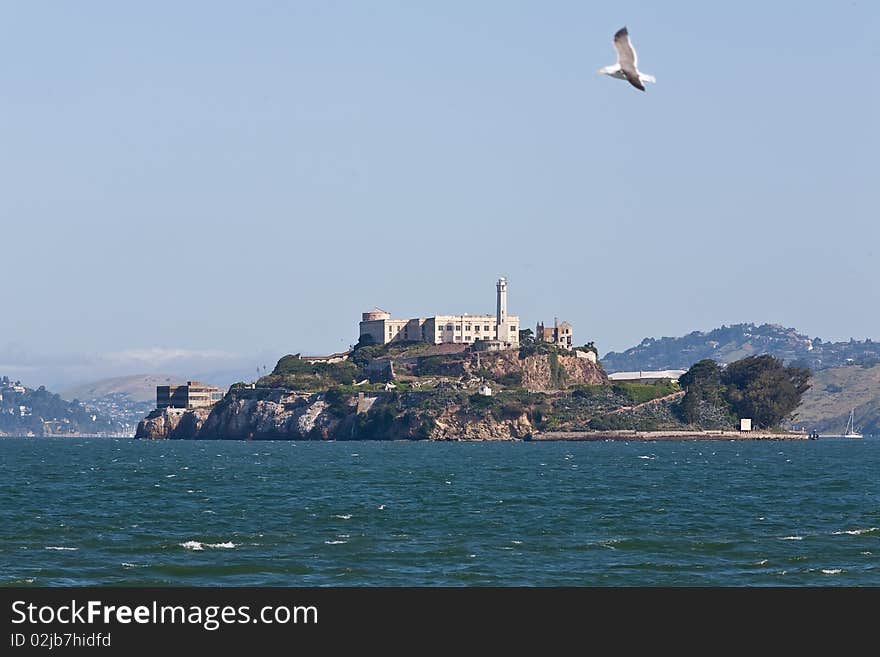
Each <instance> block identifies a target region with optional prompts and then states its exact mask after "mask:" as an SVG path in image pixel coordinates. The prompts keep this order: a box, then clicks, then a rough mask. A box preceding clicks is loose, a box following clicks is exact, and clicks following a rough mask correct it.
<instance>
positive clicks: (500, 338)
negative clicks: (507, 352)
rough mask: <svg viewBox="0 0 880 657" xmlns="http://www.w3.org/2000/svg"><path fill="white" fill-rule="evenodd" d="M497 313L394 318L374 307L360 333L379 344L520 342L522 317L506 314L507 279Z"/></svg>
mask: <svg viewBox="0 0 880 657" xmlns="http://www.w3.org/2000/svg"><path fill="white" fill-rule="evenodd" d="M495 287H496V292H497V296H496V308H495V314H494V315H468V314H461V315H435V316H433V317H415V318H413V319H392V318H391V313H389V312H387V311H385V310H382V309H381V308H373V309H372V310H368V311H367V312H365V313H363V315H362V317H361V323H360V335H361V337H363V336H370V338H372V341H373V342H374V343H376V344H386V343H388V342H431V343H434V344H443V343H459V344H473V343H474V342H478V341H490V342H494V343H498V344H497V346H498V347H502V348H503V347H514V346H517V345H519V329H520V324H519V317H518V316H516V315H508V314H507V281H506V280H505V279H504V278H499V279H498V283H497V284H496V286H495Z"/></svg>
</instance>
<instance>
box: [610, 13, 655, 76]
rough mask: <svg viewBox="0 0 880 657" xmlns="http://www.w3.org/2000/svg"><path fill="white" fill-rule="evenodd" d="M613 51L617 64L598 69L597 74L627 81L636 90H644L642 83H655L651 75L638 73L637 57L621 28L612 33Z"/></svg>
mask: <svg viewBox="0 0 880 657" xmlns="http://www.w3.org/2000/svg"><path fill="white" fill-rule="evenodd" d="M614 49H615V50H617V63H616V64H612V65H611V66H606V67H605V68H600V69H599V70H598V73H600V74H604V75H610V76H611V77H612V78H617V79H618V80H627V81H629V83H630V84H631V85H632V86H634V87H635V88H636V89H641V90H642V91H644V90H645V85H644V84H643V83H644V82H657V80H655V79H654V76H653V75H648V74H647V73H642V72H640V71H639V68H638V63H639V57H638V55H636V49H635V48H633V45H632V43H630V40H629V32H627V31H626V27H622V28H620V29H619V30H617V32H615V33H614Z"/></svg>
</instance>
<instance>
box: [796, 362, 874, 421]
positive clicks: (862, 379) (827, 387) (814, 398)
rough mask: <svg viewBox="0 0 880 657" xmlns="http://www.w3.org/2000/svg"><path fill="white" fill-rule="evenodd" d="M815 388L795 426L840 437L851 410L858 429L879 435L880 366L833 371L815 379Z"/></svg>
mask: <svg viewBox="0 0 880 657" xmlns="http://www.w3.org/2000/svg"><path fill="white" fill-rule="evenodd" d="M812 383H813V387H812V389H810V390H809V391H808V392H807V393H806V394H805V395H804V400H803V403H802V405H801V407H800V408H799V409H798V411H797V420H796V421H795V423H794V424H795V425H797V426H801V425H803V426H806V427H808V428H814V429H816V430H817V431H819V432H820V433H838V434H839V433H841V432H842V431H843V430H844V427H845V426H846V420H847V418H848V417H849V413H850V411H851V410H852V409H855V424H856V428H857V429H860V430H861V431H862V432H863V433H865V434H870V435H880V365H874V366H873V367H859V366H853V365H850V366H847V367H832V368H829V369H824V370H820V371H818V372H816V373H815V374H814V375H813V381H812Z"/></svg>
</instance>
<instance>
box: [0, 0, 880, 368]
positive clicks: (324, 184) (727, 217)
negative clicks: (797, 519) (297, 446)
mask: <svg viewBox="0 0 880 657" xmlns="http://www.w3.org/2000/svg"><path fill="white" fill-rule="evenodd" d="M878 17H880V10H878V5H877V3H874V2H867V1H864V0H859V1H858V2H810V3H804V2H793V1H792V2H765V1H761V2H758V1H751V0H747V1H742V2H728V3H726V6H725V7H723V8H722V7H719V6H718V3H704V2H677V3H662V6H659V3H653V2H651V3H648V2H613V3H585V2H574V1H572V2H501V1H497V2H451V1H447V2H431V3H427V2H402V1H401V2H379V1H377V2H369V3H367V2H329V1H322V2H290V3H283V2H247V3H245V2H236V3H229V2H186V3H180V2H158V1H154V2H149V3H119V2H109V1H108V2H78V3H62V2H36V1H35V2H17V3H13V2H7V3H3V4H2V5H0V26H2V38H0V180H2V193H0V240H2V242H0V244H2V247H0V261H2V270H3V272H4V274H3V280H4V284H3V289H4V292H5V295H4V296H5V299H4V301H3V303H2V310H0V317H3V320H2V321H0V374H2V373H4V372H8V371H11V370H10V367H11V366H15V367H19V368H22V367H24V366H25V365H26V364H27V362H28V360H29V359H30V360H34V361H40V362H41V363H43V365H44V366H45V365H47V364H51V363H52V362H54V361H53V359H55V360H57V362H59V363H62V362H76V361H77V359H92V361H102V362H109V361H113V359H116V361H113V362H117V365H118V367H117V370H118V371H120V372H121V371H122V370H124V369H125V368H126V367H131V368H140V369H149V368H152V369H161V368H162V366H163V365H165V361H163V359H164V358H167V357H168V354H172V355H173V354H178V356H180V355H184V356H185V355H187V354H189V355H193V356H198V355H200V354H201V355H204V356H205V357H206V358H208V359H210V358H212V354H214V355H218V354H219V355H222V356H223V357H229V358H231V359H235V358H241V359H243V362H245V361H246V362H251V361H252V360H254V359H255V358H256V356H255V354H260V358H263V359H273V358H274V357H276V356H278V355H282V354H284V353H289V352H295V351H302V352H325V351H329V350H336V349H339V348H344V347H347V346H348V345H349V344H350V343H352V342H354V341H355V340H356V337H357V335H356V333H357V321H358V319H359V314H360V312H361V311H363V310H365V309H367V308H369V307H371V306H374V305H378V306H381V307H383V308H386V309H388V310H390V311H392V312H393V313H394V314H395V315H397V316H402V317H410V316H418V315H422V316H425V315H431V314H434V313H447V312H469V313H481V312H493V310H494V281H495V279H496V278H497V276H498V275H499V274H504V275H506V276H507V277H508V279H509V281H510V294H509V300H510V310H511V312H512V313H517V314H519V315H520V316H521V318H522V321H523V323H524V324H525V325H533V324H534V323H535V322H536V321H537V320H541V319H543V320H544V321H552V320H553V317H554V316H558V317H559V318H560V319H567V320H569V321H571V322H573V324H574V326H575V334H576V338H577V339H578V341H587V340H595V341H596V343H597V345H598V346H599V349H600V352H602V353H604V352H606V351H609V350H620V349H624V348H627V347H629V346H631V345H633V344H635V343H637V342H639V341H640V340H641V339H642V338H643V337H645V336H658V337H659V336H661V335H678V334H682V333H685V332H689V331H691V330H695V329H709V328H712V327H715V326H718V325H720V324H722V323H727V324H730V323H736V322H741V321H754V322H765V321H768V322H778V323H782V324H786V325H790V326H795V327H797V328H799V329H801V330H802V331H804V332H806V333H808V334H810V335H814V336H815V335H818V336H821V337H822V338H824V339H847V338H849V337H850V336H853V337H856V338H864V337H873V338H880V327H878V320H880V292H878V289H880V286H878V284H877V283H878V280H880V260H878V256H880V241H878V240H880V229H878V223H877V217H878V216H880V213H878V211H877V193H878V185H880V176H878V165H877V152H878V145H880V144H878V142H880V139H878V134H880V128H878V118H877V116H878V113H880V112H878V110H880V107H878V106H880V103H878V91H877V89H878V87H880V81H878V79H877V76H878V69H880V62H878V60H880V57H878V54H880V46H878V37H877V34H878V30H880V19H878ZM624 24H625V25H627V26H628V27H629V30H630V35H631V37H632V39H633V42H634V44H635V46H636V48H637V49H638V52H639V57H640V68H642V70H644V71H646V72H648V73H652V74H654V75H655V76H656V77H657V84H656V85H654V86H650V87H649V89H648V92H647V93H640V92H638V91H636V90H635V89H633V88H632V87H630V86H629V85H628V84H626V83H625V82H622V81H618V80H613V79H610V78H607V77H603V76H598V75H596V70H597V69H598V68H600V67H602V66H605V65H607V64H610V63H613V61H614V51H613V48H612V45H611V36H612V34H613V33H614V31H615V30H617V29H618V28H619V27H621V26H622V25H624ZM108 354H109V355H108ZM131 354H135V356H134V357H133V358H134V361H133V362H131V363H127V362H126V360H125V359H126V358H128V357H129V356H130V355H131ZM144 354H146V356H144ZM150 354H153V355H154V356H155V357H152V356H150ZM138 355H140V356H139V357H140V360H138ZM108 359H109V361H108ZM259 364H263V363H262V361H260V363H259ZM266 364H268V365H269V366H270V367H271V365H272V362H268V363H266ZM147 366H151V367H149V368H148V367H147ZM13 369H14V368H13ZM135 371H137V369H135ZM34 383H38V382H36V381H35V382H34Z"/></svg>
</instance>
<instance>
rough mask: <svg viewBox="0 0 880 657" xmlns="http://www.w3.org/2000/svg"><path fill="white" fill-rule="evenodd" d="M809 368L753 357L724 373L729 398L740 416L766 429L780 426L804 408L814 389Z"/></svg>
mask: <svg viewBox="0 0 880 657" xmlns="http://www.w3.org/2000/svg"><path fill="white" fill-rule="evenodd" d="M810 375H811V372H810V370H809V369H807V368H804V367H797V366H794V365H789V366H788V367H786V366H785V365H783V363H782V361H781V360H779V359H778V358H775V357H774V356H769V355H766V354H765V355H762V356H749V357H748V358H743V359H742V360H738V361H736V362H735V363H731V364H730V365H728V366H727V367H726V368H725V370H724V371H723V372H722V374H721V383H722V384H723V385H724V386H725V396H726V398H727V401H728V403H729V404H730V406H731V408H732V409H733V411H734V412H735V413H736V414H737V415H738V416H739V417H749V418H752V422H753V423H754V424H755V425H756V426H758V427H762V428H768V427H775V426H778V425H779V424H780V423H781V422H782V421H783V420H784V419H785V418H787V417H788V416H789V415H791V414H792V413H793V412H794V411H795V409H796V408H797V407H798V406H800V403H801V399H802V397H803V395H804V393H805V392H806V391H807V390H809V389H810Z"/></svg>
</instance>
